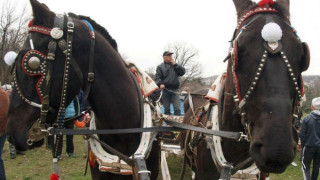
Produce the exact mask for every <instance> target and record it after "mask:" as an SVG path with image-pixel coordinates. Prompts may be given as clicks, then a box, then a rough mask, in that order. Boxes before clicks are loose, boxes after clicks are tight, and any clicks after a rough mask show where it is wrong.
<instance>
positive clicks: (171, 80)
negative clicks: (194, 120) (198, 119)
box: [155, 51, 186, 116]
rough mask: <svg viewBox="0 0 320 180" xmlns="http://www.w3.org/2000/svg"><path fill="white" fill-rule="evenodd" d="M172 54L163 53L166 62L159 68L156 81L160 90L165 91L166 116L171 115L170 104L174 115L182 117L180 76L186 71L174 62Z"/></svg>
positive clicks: (163, 97) (163, 100) (163, 101)
mask: <svg viewBox="0 0 320 180" xmlns="http://www.w3.org/2000/svg"><path fill="white" fill-rule="evenodd" d="M172 54H173V53H172V52H170V51H165V52H164V53H163V55H162V56H163V61H164V62H163V63H161V64H160V65H158V66H157V70H156V77H155V81H156V83H157V85H158V86H159V87H160V89H162V90H163V94H162V103H163V106H164V114H167V115H171V112H170V104H171V103H172V104H173V108H174V115H176V116H180V115H181V112H180V95H179V93H178V90H179V87H180V82H179V76H183V75H184V74H185V73H186V70H185V68H184V67H182V66H180V65H178V64H177V63H176V62H175V61H174V59H173V58H172Z"/></svg>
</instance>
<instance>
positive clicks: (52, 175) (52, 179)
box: [50, 174, 59, 180]
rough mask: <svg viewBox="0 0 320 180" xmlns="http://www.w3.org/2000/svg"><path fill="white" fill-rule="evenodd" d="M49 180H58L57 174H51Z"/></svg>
mask: <svg viewBox="0 0 320 180" xmlns="http://www.w3.org/2000/svg"><path fill="white" fill-rule="evenodd" d="M50 180H59V175H58V174H51V176H50Z"/></svg>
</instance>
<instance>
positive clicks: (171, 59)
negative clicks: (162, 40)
mask: <svg viewBox="0 0 320 180" xmlns="http://www.w3.org/2000/svg"><path fill="white" fill-rule="evenodd" d="M170 63H171V64H172V65H175V64H176V61H174V59H173V58H172V57H171V58H170Z"/></svg>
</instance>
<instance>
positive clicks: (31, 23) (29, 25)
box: [28, 19, 33, 27]
mask: <svg viewBox="0 0 320 180" xmlns="http://www.w3.org/2000/svg"><path fill="white" fill-rule="evenodd" d="M32 25H33V19H32V20H31V21H30V22H29V24H28V27H31V26H32Z"/></svg>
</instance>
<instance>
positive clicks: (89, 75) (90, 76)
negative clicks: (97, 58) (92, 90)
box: [88, 72, 94, 82]
mask: <svg viewBox="0 0 320 180" xmlns="http://www.w3.org/2000/svg"><path fill="white" fill-rule="evenodd" d="M93 80H94V73H93V72H89V73H88V81H90V82H92V81H93Z"/></svg>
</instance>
